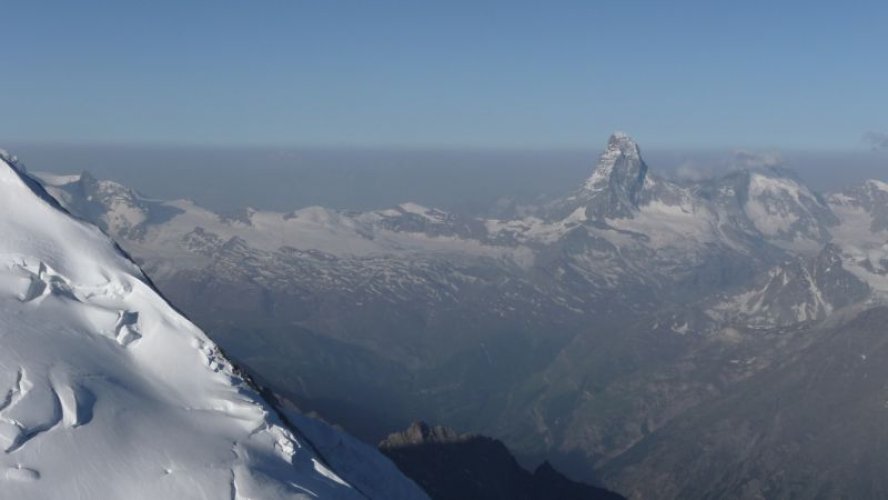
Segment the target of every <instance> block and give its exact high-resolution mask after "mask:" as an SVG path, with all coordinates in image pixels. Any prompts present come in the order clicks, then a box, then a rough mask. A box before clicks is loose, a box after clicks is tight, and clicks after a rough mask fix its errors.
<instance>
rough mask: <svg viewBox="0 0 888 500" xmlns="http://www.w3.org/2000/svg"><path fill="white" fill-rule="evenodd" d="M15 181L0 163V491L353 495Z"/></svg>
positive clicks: (194, 333) (122, 273)
mask: <svg viewBox="0 0 888 500" xmlns="http://www.w3.org/2000/svg"><path fill="white" fill-rule="evenodd" d="M25 179H26V178H24V177H22V176H21V175H20V173H19V172H17V171H16V170H15V169H14V168H13V167H11V166H10V165H8V164H7V163H6V162H5V161H3V160H0V449H2V450H3V451H2V453H0V497H2V498H10V499H30V498H34V499H38V498H39V499H55V498H58V499H74V498H83V499H142V498H144V499H172V498H176V499H180V498H208V499H223V498H224V499H229V498H262V499H266V498H303V497H304V498H314V497H326V498H352V497H354V498H359V497H361V495H360V494H359V493H358V492H357V491H356V490H355V489H353V488H351V487H350V486H348V485H347V484H346V483H345V482H344V481H343V480H342V479H340V478H339V477H337V476H336V474H335V473H333V472H331V471H330V470H328V468H327V467H325V466H324V465H322V464H323V461H322V460H319V458H318V457H317V456H316V455H315V453H313V452H312V451H311V449H310V448H309V447H307V446H305V444H304V443H300V441H299V440H298V439H297V438H296V437H294V436H293V435H292V434H291V432H290V431H289V430H287V429H286V428H285V426H283V425H282V424H281V423H280V422H279V421H278V418H277V417H276V416H275V414H274V413H272V412H271V410H270V408H269V407H268V406H267V405H266V403H264V402H263V400H262V399H261V398H260V397H259V396H258V395H257V394H256V393H255V391H254V390H253V389H252V388H251V387H249V386H248V385H246V384H245V383H244V382H243V381H242V380H241V379H240V378H239V377H238V376H237V375H236V374H235V373H234V371H233V368H232V366H231V365H230V364H229V363H228V362H227V361H226V360H225V359H224V358H223V357H222V356H221V355H220V354H219V352H218V351H217V349H216V347H215V345H214V344H213V343H212V342H210V341H209V340H208V339H207V338H206V336H205V335H204V334H203V333H202V332H201V331H200V330H199V329H198V328H197V327H195V326H194V325H193V324H192V323H191V322H189V321H188V320H187V319H185V318H184V317H182V316H181V315H179V314H178V313H176V312H175V311H174V310H173V308H172V307H170V306H169V305H168V304H167V303H166V302H165V301H164V300H163V298H162V297H160V296H159V295H158V294H157V293H156V292H155V291H154V289H153V288H152V287H151V286H150V285H149V284H147V282H146V280H145V279H144V277H143V276H142V273H141V271H140V270H139V269H138V268H137V267H136V266H135V265H133V264H132V263H131V262H130V261H129V260H128V259H127V258H125V257H124V256H123V255H122V253H121V252H120V251H119V250H118V249H117V248H116V247H115V246H114V245H113V243H111V241H110V240H109V239H108V238H107V237H106V236H105V235H103V234H102V233H101V232H100V231H99V230H98V229H96V228H94V227H92V226H90V225H87V224H85V223H81V222H78V221H75V220H74V219H73V218H71V217H70V216H68V215H67V214H65V213H64V212H63V211H61V210H59V209H58V208H56V207H55V206H53V204H52V203H51V201H50V200H49V199H48V198H42V197H41V196H39V195H38V192H39V188H38V189H37V191H35V190H34V189H32V187H31V186H29V185H28V184H27V183H26V180H25Z"/></svg>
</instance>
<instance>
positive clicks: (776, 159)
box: [733, 149, 784, 168]
mask: <svg viewBox="0 0 888 500" xmlns="http://www.w3.org/2000/svg"><path fill="white" fill-rule="evenodd" d="M733 155H734V157H733V163H734V165H735V166H738V167H745V168H759V167H779V166H781V165H783V163H784V161H783V155H781V154H780V153H778V152H777V151H749V150H745V149H738V150H736V151H734V152H733Z"/></svg>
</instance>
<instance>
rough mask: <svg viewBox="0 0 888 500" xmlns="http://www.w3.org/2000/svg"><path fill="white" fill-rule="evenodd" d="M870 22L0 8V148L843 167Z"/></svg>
mask: <svg viewBox="0 0 888 500" xmlns="http://www.w3.org/2000/svg"><path fill="white" fill-rule="evenodd" d="M886 4H888V3H886V2H856V3H855V4H854V6H850V5H849V4H845V3H840V2H829V3H827V2H822V3H819V2H776V1H772V2H765V1H747V2H713V1H705V2H703V1H700V2H691V1H686V2H681V1H675V2H667V1H665V0H664V1H647V2H645V1H618V0H612V1H607V0H604V1H592V0H587V1H545V2H544V1H537V2H521V1H510V2H506V1H480V0H475V1H455V0H451V1H447V2H443V1H442V2H433V1H426V0H413V1H406V0H405V1H385V0H378V1H371V0H362V1H358V0H356V1H338V0H305V1H300V0H289V1H250V2H248V1H243V0H242V1H213V2H210V1H206V2H199V1H193V2H184V1H177V2H167V1H153V2H136V1H108V2H98V1H83V2H70V1H55V2H51V1H42V2H5V3H4V9H3V10H4V13H3V25H4V27H3V30H2V32H0V62H2V66H3V70H4V71H3V76H2V78H0V109H2V110H3V113H4V116H3V119H2V120H0V141H13V142H15V141H18V142H22V141H25V142H64V143H137V144H207V145H222V144H230V145H286V146H305V145H309V146H361V147H366V146H371V147H377V146H378V147H391V146H395V147H401V146H404V147H429V146H431V147H485V148H486V147H490V148H513V147H517V148H527V147H530V148H562V147H589V146H590V145H592V146H596V147H597V146H599V145H600V144H601V143H602V141H603V140H604V139H605V138H606V136H607V134H608V133H610V131H612V130H615V129H620V130H626V131H628V132H630V133H631V134H633V135H634V136H636V138H638V139H639V141H640V142H642V143H643V144H645V145H647V146H652V147H675V148H724V147H750V148H792V149H862V148H864V147H865V145H864V143H863V141H862V136H863V135H864V134H865V133H866V132H868V131H876V132H884V131H888V95H886V94H888V90H886V89H888V64H886V54H885V47H888V30H886V29H885V23H886V21H888V5H886Z"/></svg>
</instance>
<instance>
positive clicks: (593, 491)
mask: <svg viewBox="0 0 888 500" xmlns="http://www.w3.org/2000/svg"><path fill="white" fill-rule="evenodd" d="M379 447H380V449H381V450H382V452H383V453H385V454H386V455H388V457H389V458H391V459H392V460H393V461H394V462H395V464H397V466H398V467H399V468H400V469H401V471H402V472H404V473H405V474H406V475H407V476H408V477H410V478H411V479H413V480H414V481H416V482H417V483H418V484H419V485H420V486H422V487H423V488H424V489H425V490H426V492H427V493H428V494H429V496H431V497H432V498H433V499H435V500H450V499H453V500H474V499H477V500H482V499H483V500H496V499H503V500H506V499H509V500H580V499H584V500H588V499H602V500H611V499H613V500H617V499H620V498H623V497H621V496H620V495H617V494H616V493H612V492H610V491H607V490H604V489H601V488H596V487H593V486H589V485H587V484H583V483H578V482H575V481H571V480H570V479H568V478H567V477H565V476H564V475H562V474H561V473H559V472H558V471H556V470H555V469H554V468H553V467H552V466H551V465H550V464H549V463H548V462H545V463H543V464H542V465H540V466H539V467H538V468H537V470H536V471H535V472H533V473H530V472H529V471H527V470H525V469H523V468H522V467H521V466H520V465H519V464H518V462H517V461H516V460H515V458H514V457H513V456H512V454H511V453H510V452H509V450H508V449H507V448H506V446H505V445H504V444H503V443H501V442H500V441H497V440H495V439H491V438H488V437H484V436H477V435H471V434H459V433H457V432H456V431H454V430H452V429H449V428H445V427H440V426H435V427H430V426H429V425H427V424H425V423H422V422H416V423H414V424H413V425H411V426H410V428H408V429H407V430H406V431H404V432H399V433H395V434H392V435H390V436H389V437H388V438H386V439H385V440H384V441H383V442H382V443H380V445H379Z"/></svg>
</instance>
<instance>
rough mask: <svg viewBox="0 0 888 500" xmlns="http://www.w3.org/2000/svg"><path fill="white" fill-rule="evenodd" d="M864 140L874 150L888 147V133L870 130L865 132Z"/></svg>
mask: <svg viewBox="0 0 888 500" xmlns="http://www.w3.org/2000/svg"><path fill="white" fill-rule="evenodd" d="M863 142H865V143H867V144H869V145H870V147H872V148H873V149H874V150H882V149H888V133H885V132H875V131H872V130H871V131H869V132H867V133H865V134H863Z"/></svg>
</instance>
